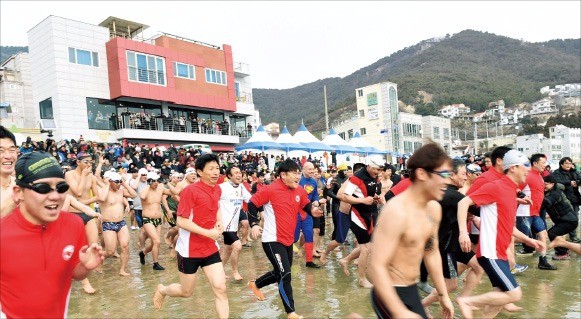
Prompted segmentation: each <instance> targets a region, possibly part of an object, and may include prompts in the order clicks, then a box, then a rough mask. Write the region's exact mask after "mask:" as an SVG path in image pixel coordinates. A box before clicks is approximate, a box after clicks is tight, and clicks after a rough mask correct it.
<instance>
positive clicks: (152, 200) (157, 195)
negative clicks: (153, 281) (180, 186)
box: [139, 172, 172, 270]
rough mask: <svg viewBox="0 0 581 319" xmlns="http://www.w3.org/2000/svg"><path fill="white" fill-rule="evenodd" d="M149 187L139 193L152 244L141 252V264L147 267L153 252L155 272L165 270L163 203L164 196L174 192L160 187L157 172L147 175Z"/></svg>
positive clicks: (145, 224)
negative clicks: (161, 255) (162, 257)
mask: <svg viewBox="0 0 581 319" xmlns="http://www.w3.org/2000/svg"><path fill="white" fill-rule="evenodd" d="M147 183H148V185H147V186H146V187H145V188H144V189H143V190H142V191H141V193H139V197H140V198H141V205H142V207H143V230H144V231H145V234H146V235H147V237H149V239H150V240H151V244H150V245H147V246H146V247H145V249H144V250H142V251H140V252H139V262H141V264H142V265H145V256H146V255H147V254H148V253H150V252H151V255H152V257H153V270H165V268H164V267H162V266H161V265H160V264H159V245H160V242H161V239H160V238H161V222H162V220H161V217H162V216H163V213H162V211H161V201H162V198H163V195H168V196H171V194H172V192H171V191H170V190H169V189H167V188H165V187H163V186H161V187H160V186H159V184H160V183H159V175H157V173H155V172H149V173H147Z"/></svg>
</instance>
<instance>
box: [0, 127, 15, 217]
mask: <svg viewBox="0 0 581 319" xmlns="http://www.w3.org/2000/svg"><path fill="white" fill-rule="evenodd" d="M17 157H18V147H17V146H16V138H15V137H14V134H12V132H10V131H9V130H7V129H6V128H5V127H4V126H1V125H0V185H1V186H2V192H0V205H1V206H0V207H1V208H0V217H4V216H6V215H8V214H10V213H11V212H12V211H13V210H14V209H15V208H16V206H17V202H16V201H14V200H13V199H12V194H13V192H12V189H13V188H14V185H16V183H15V182H14V181H15V178H14V176H13V175H14V166H15V165H16V158H17Z"/></svg>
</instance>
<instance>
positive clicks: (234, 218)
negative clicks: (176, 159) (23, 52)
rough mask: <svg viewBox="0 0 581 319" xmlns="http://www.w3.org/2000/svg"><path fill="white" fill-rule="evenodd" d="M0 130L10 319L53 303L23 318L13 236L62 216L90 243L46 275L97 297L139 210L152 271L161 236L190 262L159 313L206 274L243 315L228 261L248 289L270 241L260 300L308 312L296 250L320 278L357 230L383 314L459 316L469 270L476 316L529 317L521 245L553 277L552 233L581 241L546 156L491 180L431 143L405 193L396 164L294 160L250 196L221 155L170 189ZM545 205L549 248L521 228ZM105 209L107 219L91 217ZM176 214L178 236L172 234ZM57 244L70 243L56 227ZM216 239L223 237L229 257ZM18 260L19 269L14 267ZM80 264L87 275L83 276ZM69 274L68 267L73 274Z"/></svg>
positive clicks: (5, 294) (496, 157) (157, 297)
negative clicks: (253, 262) (34, 148)
mask: <svg viewBox="0 0 581 319" xmlns="http://www.w3.org/2000/svg"><path fill="white" fill-rule="evenodd" d="M0 133H1V135H0V141H1V142H2V144H1V145H0V147H1V150H0V151H1V157H2V158H1V161H2V166H1V168H2V170H1V173H2V174H1V177H2V179H1V182H2V207H1V208H2V211H1V213H2V217H3V219H2V222H1V229H0V231H1V234H0V236H2V237H1V238H0V239H2V240H1V241H0V245H1V246H0V248H1V251H0V252H1V253H2V254H1V258H2V264H3V267H2V269H1V270H0V272H1V277H0V281H1V287H2V291H1V292H0V297H1V298H0V305H1V307H2V308H1V310H2V312H3V314H6V315H7V316H8V317H13V316H22V315H25V316H29V315H32V316H35V314H37V315H38V316H41V315H42V316H44V313H43V312H42V310H41V309H40V308H38V309H36V308H35V309H26V311H27V312H21V311H24V310H22V309H20V302H21V301H20V302H19V301H18V300H20V298H24V297H25V296H26V294H27V293H28V294H30V289H29V288H26V289H22V288H20V287H19V286H21V285H17V283H18V280H28V281H30V280H32V279H30V278H28V279H24V278H22V275H21V276H12V274H11V273H10V272H11V271H15V272H16V271H17V267H16V266H17V265H18V264H19V263H18V262H16V261H15V260H12V259H14V256H12V255H11V254H15V253H16V251H15V250H14V249H13V248H9V245H8V244H6V242H7V241H9V240H11V239H13V237H9V236H10V235H12V236H16V234H12V232H10V231H8V232H7V231H6V229H7V228H8V227H22V228H23V230H22V232H26V231H30V232H32V229H33V228H35V229H43V230H44V229H52V228H54V227H50V226H49V225H52V223H54V224H57V223H63V222H64V221H63V220H65V221H66V222H67V223H69V224H70V223H73V222H76V221H79V222H78V223H75V228H74V229H75V232H76V233H78V234H85V236H86V237H85V238H82V239H79V238H76V239H75V240H77V242H78V243H77V244H75V245H66V247H65V248H66V249H65V250H63V253H62V254H63V259H65V260H66V261H69V259H71V260H73V261H74V262H75V263H74V264H72V266H68V264H67V265H64V266H63V265H61V266H58V267H61V268H66V271H65V270H64V269H57V270H54V272H53V273H51V276H48V277H51V278H49V279H45V280H44V282H45V284H46V285H48V284H55V283H58V282H59V281H62V280H69V283H68V285H65V287H64V288H63V289H65V288H66V291H68V290H69V289H70V280H71V279H76V280H81V281H82V284H83V289H84V290H85V291H86V292H87V293H94V292H95V289H94V288H93V287H92V286H91V284H90V282H89V280H88V279H87V278H86V277H87V275H88V273H89V272H90V271H92V270H93V269H94V270H96V271H102V269H101V265H102V260H104V259H106V258H109V257H111V256H115V255H116V254H118V247H119V246H120V253H119V257H120V258H119V259H120V267H119V275H121V276H129V275H130V274H129V273H128V271H127V261H128V259H129V238H130V232H129V229H134V228H133V227H134V225H133V218H132V219H130V220H131V221H130V224H129V225H128V224H127V223H126V218H125V217H126V216H127V215H131V216H134V218H135V223H136V224H137V227H139V229H140V230H139V232H140V235H139V253H138V254H139V258H140V262H141V264H142V265H145V264H146V259H147V256H148V255H149V254H150V253H151V259H152V268H153V269H154V270H159V271H161V270H164V269H165V268H164V267H163V266H162V265H161V264H160V260H159V251H160V245H161V242H162V239H164V241H165V243H167V244H168V245H169V246H170V247H172V250H171V251H172V253H173V254H172V255H171V256H172V257H174V256H175V259H176V261H177V266H178V267H177V268H178V271H179V277H178V280H177V282H176V283H173V284H170V285H163V284H159V285H157V287H156V289H155V291H154V292H153V304H154V307H155V308H157V309H161V308H162V307H163V304H164V301H165V300H166V298H167V297H181V298H187V297H190V296H191V295H192V294H193V292H194V287H195V285H196V284H195V282H196V276H197V272H198V270H199V269H200V268H201V270H202V271H203V272H204V274H205V276H206V278H207V279H208V282H209V284H210V286H211V288H212V291H213V293H214V296H215V298H214V300H215V308H216V314H217V316H218V317H219V318H227V317H229V316H230V315H231V314H230V310H229V301H228V293H227V290H228V289H227V277H228V276H227V275H226V271H225V266H224V265H225V264H227V263H229V264H230V267H231V275H232V276H231V277H232V278H233V279H234V280H236V281H242V280H244V279H243V277H242V275H241V274H240V272H239V269H238V265H239V257H240V253H241V251H242V247H243V246H245V245H247V242H248V237H252V239H254V240H255V241H256V242H258V239H260V243H261V245H262V248H263V250H264V254H265V256H266V258H267V259H268V260H269V261H270V263H271V264H272V270H271V271H269V272H267V273H265V274H263V275H262V276H260V277H258V278H248V279H252V280H250V281H248V282H247V285H248V289H249V291H251V292H252V294H253V295H254V296H255V297H256V299H257V300H259V301H261V300H264V299H265V295H264V294H263V292H262V291H261V289H262V288H263V287H266V286H268V285H272V284H277V286H278V290H279V294H280V299H281V301H282V305H283V307H284V310H285V312H286V313H287V316H288V318H300V317H301V316H300V315H299V314H298V313H297V309H296V308H295V302H294V297H293V289H292V276H291V266H292V264H293V259H294V256H293V254H294V253H293V248H294V250H299V251H304V253H303V254H304V257H305V264H304V265H305V267H306V268H313V269H317V268H320V267H321V265H324V264H326V263H328V262H329V261H330V260H331V259H332V255H333V254H337V255H339V254H338V253H336V252H337V250H338V249H337V248H338V247H340V246H341V245H343V244H345V243H346V241H347V238H348V233H349V231H351V232H352V234H353V237H354V241H355V244H356V245H355V247H354V249H353V250H351V251H350V253H349V254H348V255H343V256H342V258H339V259H337V260H336V262H337V264H338V265H339V266H340V267H341V269H342V270H343V272H344V273H345V274H346V275H350V273H351V272H350V268H351V266H350V264H351V263H353V262H354V261H356V264H357V272H356V273H357V284H358V285H359V286H360V287H361V289H365V288H371V290H370V291H371V304H372V306H373V309H374V311H375V313H376V314H377V316H378V317H380V318H416V317H423V318H427V317H431V312H430V305H431V304H432V303H434V302H436V301H439V303H440V306H441V312H442V317H445V318H452V317H453V314H454V306H453V304H452V301H451V300H450V297H449V293H450V292H452V291H453V290H455V289H457V288H458V286H459V281H458V277H459V276H460V275H461V274H462V273H463V272H467V275H466V277H465V280H464V283H463V287H462V291H461V292H460V294H459V295H458V297H457V298H456V303H457V304H458V307H459V309H460V311H461V313H462V316H463V317H465V318H472V317H473V311H474V310H475V309H483V310H484V313H483V316H485V317H494V316H495V315H496V314H497V313H498V312H499V311H500V310H501V309H502V307H505V308H506V309H508V310H515V309H517V307H516V306H515V305H514V304H512V303H514V302H517V301H518V300H520V298H521V296H522V292H521V290H520V288H519V286H518V284H517V283H516V281H515V279H514V276H513V274H512V272H511V268H514V248H513V247H514V240H516V241H519V242H522V243H524V244H526V245H527V246H528V247H530V248H533V249H535V250H537V251H538V252H539V254H540V255H539V268H541V269H556V267H554V266H552V265H550V264H549V263H548V261H547V258H546V251H547V238H548V239H550V240H551V241H552V242H551V246H550V247H553V246H565V247H568V248H569V249H573V250H574V251H576V252H578V250H579V247H578V245H575V244H572V243H569V242H567V241H565V240H563V239H562V238H561V237H559V236H562V235H565V234H567V233H569V232H571V231H572V230H574V229H575V228H576V227H577V224H578V220H577V212H575V211H574V208H573V207H572V205H571V204H570V203H569V205H570V206H571V209H569V206H567V201H566V198H565V200H563V198H564V195H563V196H561V195H562V194H561V193H559V192H558V190H559V188H558V187H557V185H558V184H557V183H556V182H555V179H554V178H552V179H551V177H545V178H544V180H543V178H542V177H541V176H540V175H537V173H540V172H541V171H542V170H543V169H544V166H545V162H544V161H543V159H545V160H546V158H545V157H544V155H542V154H536V155H533V157H532V158H531V159H528V158H526V157H525V156H524V155H523V154H522V153H520V152H518V151H516V150H512V149H510V148H507V147H498V148H497V149H495V150H494V151H493V152H492V162H493V163H494V169H491V170H489V171H487V172H486V173H485V174H483V175H482V176H480V173H481V170H480V168H479V167H477V166H476V167H475V166H474V165H468V166H467V165H466V164H465V163H464V162H463V161H453V160H452V159H450V158H449V157H448V155H447V154H446V153H445V151H444V150H443V149H442V148H441V147H440V146H439V145H437V144H435V143H429V144H427V145H424V146H423V147H422V148H420V149H419V150H417V151H416V152H415V153H414V154H413V155H412V156H411V157H410V158H409V160H408V162H407V169H408V171H409V177H408V178H406V179H404V180H402V181H400V182H399V183H397V185H395V186H393V187H392V184H393V181H392V180H393V178H392V175H393V174H394V173H395V172H394V169H393V167H392V166H390V165H389V164H386V162H385V159H384V158H382V156H379V155H371V156H368V158H367V160H366V163H364V164H359V165H355V167H353V168H352V167H349V166H347V165H346V164H341V165H339V166H338V167H337V171H336V172H333V174H332V175H331V176H330V178H329V179H328V180H327V181H324V179H322V178H321V171H320V169H319V168H317V167H315V166H314V165H313V164H312V163H310V162H306V163H304V164H303V165H302V167H301V166H300V165H299V164H298V163H297V162H295V161H293V160H291V159H287V160H285V161H283V162H282V163H280V165H278V168H277V171H276V172H273V173H272V174H273V175H274V176H273V180H272V182H271V183H270V184H268V185H266V184H263V183H261V182H257V183H256V186H254V187H250V185H248V184H247V183H245V178H244V177H243V176H244V174H245V172H243V171H242V170H241V169H240V168H239V167H237V166H234V165H233V166H229V167H228V168H227V170H226V171H225V172H221V171H220V166H221V163H220V159H219V158H218V157H217V156H216V155H214V154H204V155H201V156H199V157H198V158H197V159H196V160H195V162H194V167H189V168H188V169H187V170H186V171H185V173H184V174H179V173H175V174H172V175H171V176H170V178H169V181H168V182H167V183H162V182H161V181H160V176H159V175H158V173H157V172H156V171H154V170H152V171H147V169H140V170H139V171H137V172H133V173H132V174H130V175H128V176H122V175H121V174H119V173H117V172H115V171H107V172H105V173H104V174H103V176H101V169H100V165H102V161H101V160H99V161H98V163H97V168H96V169H95V170H94V171H93V166H94V163H93V160H92V157H91V156H90V155H89V154H86V153H79V154H77V157H76V158H77V167H76V168H75V169H74V170H71V171H68V172H66V174H63V173H62V171H60V172H59V171H58V170H57V169H56V168H55V165H56V166H58V163H56V161H55V160H54V158H52V157H51V156H50V155H49V154H46V153H43V152H32V153H29V154H25V155H22V156H20V157H18V151H17V150H18V149H17V147H16V143H15V140H14V136H13V135H11V133H10V132H8V131H7V130H6V129H5V128H3V127H2V131H1V132H0ZM53 162H54V163H53ZM531 166H532V168H531ZM15 167H16V169H15ZM534 172H537V173H534ZM14 173H15V174H14ZM531 176H535V178H536V180H533V179H532V177H531ZM261 177H262V176H261ZM539 178H540V180H539ZM541 187H542V190H541ZM539 191H540V192H541V193H539ZM26 192H32V195H34V196H36V197H39V199H38V201H37V202H33V201H32V200H29V199H28V197H27V196H25V193H26ZM29 195H30V194H29ZM523 195H524V196H523ZM541 203H542V204H543V207H546V208H547V210H548V211H549V214H550V217H551V219H552V221H553V223H554V226H553V227H551V228H550V229H548V230H547V229H546V226H545V228H544V229H541V228H542V227H541V226H540V225H537V223H532V224H531V225H534V226H533V228H534V229H533V230H534V231H535V232H536V234H538V239H536V238H532V237H531V236H530V234H528V233H526V232H527V231H528V230H527V229H524V231H525V233H523V232H521V231H519V230H518V229H517V228H516V223H515V220H516V214H517V210H519V209H524V208H523V207H524V206H529V207H528V210H529V216H533V217H532V218H531V219H534V218H535V217H534V216H537V215H535V214H536V213H538V210H540V208H541ZM33 204H34V205H36V206H31V205H33ZM95 204H96V205H97V206H98V207H99V212H96V211H95V209H94V208H92V207H91V206H94V205H95ZM563 207H565V208H566V210H565V212H564V209H565V208H563ZM35 210H38V211H39V213H38V214H40V215H42V216H43V217H42V218H36V219H35V218H29V217H30V216H35V214H37V213H35V212H34V211H35ZM61 211H62V212H70V213H72V214H75V215H76V216H78V217H80V219H78V217H77V220H75V221H73V220H72V219H71V217H70V216H73V217H75V216H74V215H71V214H68V213H62V212H61ZM59 212H60V213H59ZM325 212H328V215H331V217H332V224H333V228H332V234H331V236H330V237H331V238H330V239H331V240H330V241H328V243H327V244H326V246H325V245H324V243H325V240H324V238H325V236H324V235H325V222H326V219H325ZM47 216H48V217H47ZM59 216H60V217H59ZM49 217H50V218H49ZM23 220H26V225H24V224H25V222H23ZM81 220H82V222H83V224H84V226H82V225H81V224H80V221H81ZM164 220H165V221H167V222H168V223H169V228H168V230H167V231H166V233H165V234H164V236H162V232H161V231H162V224H163V223H164ZM99 223H100V225H99ZM29 224H30V225H29ZM524 224H527V223H524ZM529 224H530V223H529ZM15 225H16V226H15ZM39 227H40V228H39ZM79 227H80V229H79ZM99 227H100V230H99ZM469 227H470V228H474V229H478V230H479V235H478V236H470V233H469ZM82 228H84V229H82ZM100 232H101V233H102V240H100V239H99V233H100ZM239 233H241V235H240V236H239V235H238V234H239ZM29 235H31V236H37V235H36V234H29ZM51 236H55V237H64V235H59V234H57V233H54V232H53V233H52V234H51ZM77 237H78V236H77ZM218 240H220V241H221V242H223V245H222V246H221V247H220V245H219V244H218ZM100 243H102V244H103V248H101V245H100ZM85 244H87V246H85ZM35 245H36V244H35ZM293 245H294V247H293ZM298 247H301V248H298ZM378 247H381V248H378ZM53 249H54V250H58V249H60V247H53ZM559 249H560V252H559V255H564V254H566V253H567V252H566V250H564V249H566V248H559ZM563 250H564V253H563ZM65 251H66V255H67V257H68V259H67V258H65ZM71 256H72V258H71ZM314 257H319V258H320V264H318V263H315V262H314V259H313V258H314ZM45 258H47V257H45ZM9 259H10V260H11V262H10V263H9V265H10V266H11V267H4V262H5V260H9ZM557 259H558V258H557ZM511 260H512V261H511ZM6 262H7V263H8V261H6ZM40 263H41V264H42V262H40ZM422 263H423V264H424V265H423V266H424V267H425V269H426V270H427V273H429V275H430V278H431V280H432V283H433V285H434V287H435V289H433V291H431V292H430V293H429V294H428V295H427V296H426V297H425V298H424V299H423V300H422V299H421V298H420V294H419V291H418V286H417V283H418V279H419V278H420V277H421V276H420V269H421V267H420V265H421V264H422ZM45 264H46V261H45ZM77 265H81V266H78V267H76V268H75V266H77ZM37 266H38V267H40V265H37ZM65 266H66V267H65ZM48 267H56V266H53V265H49V266H48ZM45 268H46V266H45ZM77 268H82V270H77ZM45 271H46V269H45ZM59 271H63V272H66V273H67V276H68V277H66V276H63V274H61V273H60V272H59ZM313 271H316V270H313ZM41 272H42V271H41ZM484 273H486V274H487V275H488V277H489V278H490V282H491V283H492V286H493V287H494V291H491V292H488V293H485V294H482V295H477V296H474V295H472V292H473V291H474V289H475V288H476V286H477V285H478V282H479V281H480V279H481V277H482V275H483V274H484ZM40 275H41V274H39V276H40ZM52 277H54V278H52ZM51 280H52V281H51ZM17 286H18V287H17ZM55 289H56V288H55ZM59 296H60V297H62V298H64V301H65V302H61V303H59V307H60V308H58V309H57V310H56V312H55V313H56V314H61V315H57V316H62V314H64V315H65V316H66V304H67V302H66V301H67V300H68V295H67V294H66V293H64V294H62V293H61V294H60V295H59ZM60 297H59V298H60ZM39 298H40V297H39ZM51 298H52V299H51V300H49V301H50V302H54V298H56V297H54V296H53V297H51ZM44 299H46V297H45V298H44ZM49 301H46V302H49ZM43 304H44V303H43ZM35 311H37V312H35ZM353 316H357V315H356V314H353Z"/></svg>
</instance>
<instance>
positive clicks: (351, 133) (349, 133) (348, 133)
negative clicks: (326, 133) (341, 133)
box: [347, 130, 353, 138]
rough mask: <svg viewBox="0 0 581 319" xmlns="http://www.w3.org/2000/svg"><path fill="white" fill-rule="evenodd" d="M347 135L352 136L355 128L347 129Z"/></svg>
mask: <svg viewBox="0 0 581 319" xmlns="http://www.w3.org/2000/svg"><path fill="white" fill-rule="evenodd" d="M347 136H348V137H349V138H352V137H353V130H349V131H347Z"/></svg>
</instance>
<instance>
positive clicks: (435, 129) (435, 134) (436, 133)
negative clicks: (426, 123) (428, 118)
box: [434, 127, 440, 139]
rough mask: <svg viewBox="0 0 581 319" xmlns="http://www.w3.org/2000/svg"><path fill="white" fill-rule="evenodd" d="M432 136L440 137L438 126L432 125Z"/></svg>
mask: <svg viewBox="0 0 581 319" xmlns="http://www.w3.org/2000/svg"><path fill="white" fill-rule="evenodd" d="M434 138H435V139H439V138H440V128H439V127H434Z"/></svg>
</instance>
